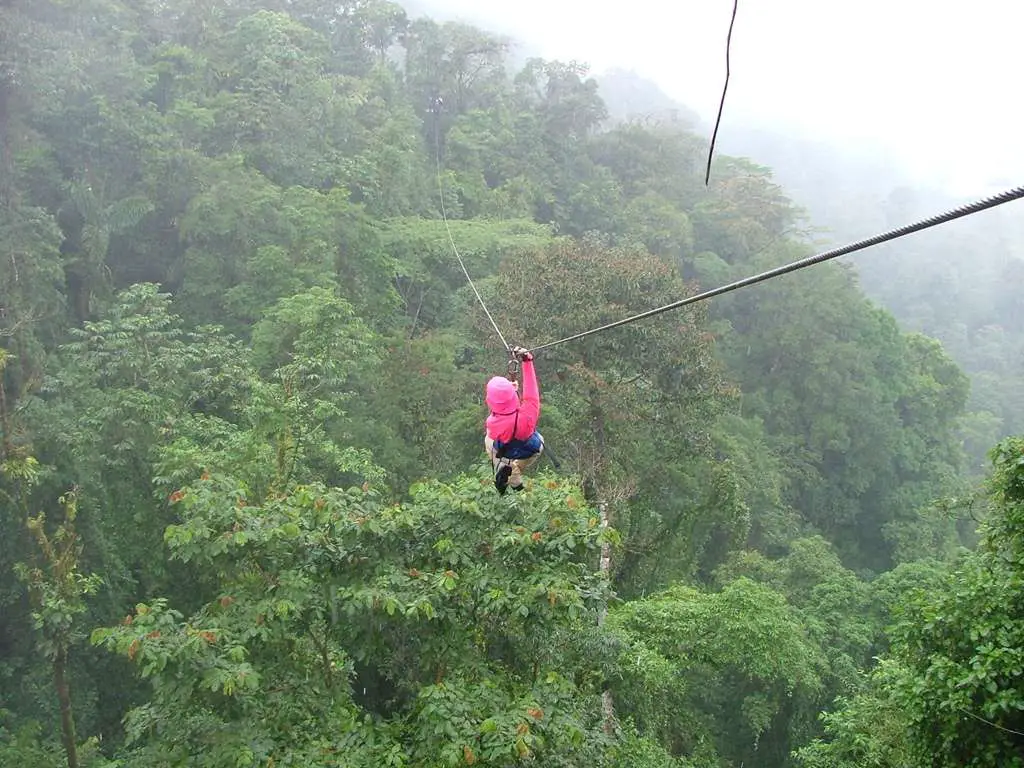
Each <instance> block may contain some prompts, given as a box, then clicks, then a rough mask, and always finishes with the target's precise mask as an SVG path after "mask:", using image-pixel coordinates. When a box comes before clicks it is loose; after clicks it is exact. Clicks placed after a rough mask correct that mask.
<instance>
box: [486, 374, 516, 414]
mask: <svg viewBox="0 0 1024 768" xmlns="http://www.w3.org/2000/svg"><path fill="white" fill-rule="evenodd" d="M485 400H486V402H487V407H488V408H490V409H491V413H511V412H512V411H514V410H515V409H516V408H518V407H519V392H518V388H517V387H516V384H515V383H514V382H511V381H509V380H508V379H506V378H505V377H504V376H494V377H493V378H492V379H491V380H490V381H488V382H487V396H486V397H485Z"/></svg>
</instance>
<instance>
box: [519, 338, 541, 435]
mask: <svg viewBox="0 0 1024 768" xmlns="http://www.w3.org/2000/svg"><path fill="white" fill-rule="evenodd" d="M513 352H514V353H515V355H516V357H518V358H519V359H520V360H522V361H523V400H522V403H521V404H520V406H519V431H520V433H522V432H526V431H527V430H529V432H530V433H532V432H533V430H535V429H536V428H537V422H538V421H539V420H540V387H539V386H538V384H537V371H536V370H535V369H534V367H533V355H532V354H531V353H530V352H528V351H527V350H525V349H522V348H521V347H516V348H515V349H514V350H513Z"/></svg>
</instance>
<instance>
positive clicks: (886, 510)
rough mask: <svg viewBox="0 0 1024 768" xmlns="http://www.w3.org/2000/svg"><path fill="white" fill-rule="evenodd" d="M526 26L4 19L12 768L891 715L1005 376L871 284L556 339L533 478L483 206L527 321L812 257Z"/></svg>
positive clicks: (717, 744)
mask: <svg viewBox="0 0 1024 768" xmlns="http://www.w3.org/2000/svg"><path fill="white" fill-rule="evenodd" d="M508 46H509V42H508V41H507V40H505V39H503V38H501V37H499V36H496V35H493V34H490V33H488V32H486V31H483V30H479V29H475V28H472V27H468V26H465V25H460V24H455V23H446V24H438V23H435V22H434V21H432V20H430V19H429V18H425V17H422V18H410V16H409V15H408V14H407V13H406V12H405V11H404V10H403V9H402V8H401V7H400V6H399V5H396V4H394V3H391V2H387V1H386V0H352V1H351V2H341V3H332V4H324V3H321V2H317V1H316V0H188V1H186V0H182V2H178V3H167V2H163V1H162V0H84V1H83V2H80V3H75V4H68V3H64V2H59V1H58V0H44V1H43V2H39V0H32V1H31V2H29V0H7V1H6V2H4V3H2V4H0V50H3V51H4V53H3V56H4V61H3V64H2V69H0V163H2V167H0V254H2V256H3V257H2V258H0V304H2V308H3V309H2V312H0V341H2V345H3V352H2V357H0V362H2V366H3V380H2V386H0V430H2V439H0V471H2V478H0V490H2V493H3V495H2V506H0V526H2V536H0V616H2V619H0V680H2V685H0V766H7V765H11V766H51V765H54V764H56V763H58V762H60V761H66V762H68V763H69V764H70V765H72V766H77V765H89V766H114V765H117V766H185V765H188V766H192V765H195V766H237V765H261V766H270V765H274V766H284V765H303V766H307V765H323V766H381V765H392V766H423V767H426V766H437V765H461V764H467V765H486V766H511V765H518V764H520V763H523V764H525V763H526V762H527V761H531V760H532V761H534V764H542V765H546V766H595V765H608V766H638V767H639V766H643V767H644V768H648V767H653V766H671V765H675V766H701V767H702V768H703V767H710V766H738V765H752V764H755V763H756V764H760V765H766V766H787V765H794V764H796V763H795V761H796V760H798V759H800V760H819V761H820V760H825V759H828V760H833V757H832V756H829V754H830V753H829V749H830V747H829V746H828V745H827V744H822V743H813V740H814V739H815V738H816V737H819V736H822V735H823V734H824V731H823V730H822V724H821V723H820V722H819V719H818V713H819V712H821V711H822V710H824V709H827V708H830V707H831V706H832V702H833V700H834V699H835V697H836V696H837V695H844V696H852V695H854V694H856V693H858V692H860V693H862V694H863V695H864V696H868V697H874V698H872V699H871V701H878V700H882V699H883V698H884V696H885V695H887V694H886V692H887V691H888V689H887V688H885V685H884V683H885V681H882V682H876V681H875V680H874V679H872V681H871V682H870V684H868V683H866V682H865V677H864V674H863V672H864V671H865V670H868V669H869V668H870V667H871V665H872V658H873V657H875V656H877V655H878V654H879V653H882V652H883V651H885V650H886V649H887V648H888V647H889V645H890V643H898V642H906V643H913V642H917V641H916V640H915V639H914V638H913V637H910V638H909V639H906V637H905V636H902V635H900V636H896V637H895V638H894V639H891V640H890V638H888V637H887V636H886V634H885V631H884V630H885V627H886V626H887V624H889V623H890V621H891V619H892V618H893V617H894V616H895V615H896V614H895V613H894V612H895V611H897V610H898V607H899V606H900V605H901V604H903V603H904V602H905V601H906V597H907V595H908V594H909V593H910V591H911V590H912V588H913V587H915V586H917V585H934V584H939V583H944V582H941V579H942V578H944V573H945V571H946V569H947V566H946V565H945V563H946V562H947V561H949V560H950V559H951V558H953V557H955V556H957V547H958V545H959V544H960V543H961V537H960V534H961V533H964V534H967V538H968V539H969V538H970V534H971V533H972V526H971V525H967V524H965V523H964V522H963V521H960V523H959V527H958V521H957V519H956V517H957V510H954V511H953V514H949V510H948V509H946V508H945V507H944V508H942V509H937V508H936V507H935V501H936V500H937V499H939V498H942V497H943V496H945V495H948V494H950V493H953V492H956V493H964V494H967V493H969V492H968V490H967V489H966V487H965V485H964V480H963V477H962V470H963V467H964V463H963V458H964V457H963V451H962V449H961V447H960V444H959V440H958V429H959V428H960V422H961V419H962V418H963V415H964V408H965V403H966V401H967V398H968V380H967V377H966V376H965V375H964V373H963V372H962V371H961V370H960V369H959V368H958V367H957V365H956V364H955V363H954V362H953V361H952V360H951V359H950V358H949V357H948V356H947V355H946V354H945V352H944V351H943V349H942V348H941V347H940V346H939V344H938V343H937V342H935V341H933V340H932V339H930V338H928V337H926V336H922V335H917V334H907V333H904V332H901V331H900V329H899V327H898V326H897V322H896V320H895V318H894V317H893V316H892V315H891V314H889V313H888V312H886V311H884V310H882V309H880V308H879V307H877V306H875V305H874V304H872V303H871V302H870V301H869V300H868V299H867V298H866V297H865V295H864V294H863V293H862V292H861V290H860V288H859V287H858V284H857V281H856V279H855V277H854V275H853V273H852V271H851V270H850V269H848V268H845V267H841V266H837V265H824V266H821V267H818V268H815V269H813V270H807V271H804V272H801V273H799V274H796V275H793V276H790V277H787V278H785V279H781V280H778V281H775V282H772V283H769V284H766V285H764V286H761V287H758V288H755V289H751V290H749V291H746V292H741V293H736V294H733V295H731V296H729V297H727V298H723V299H722V300H721V301H716V302H714V303H713V304H707V305H697V306H695V307H692V308H687V309H686V310H683V311H679V312H676V313H672V314H669V315H665V316H663V317H661V318H658V319H654V320H651V321H648V322H644V323H636V324H632V325H628V326H625V327H622V328H620V329H617V330H615V331H612V332H608V333H604V334H598V335H594V336H591V337H587V338H586V339H583V340H580V341H578V342H573V343H568V344H564V345H561V346H557V347H554V348H552V349H551V350H549V351H546V352H545V353H543V354H541V355H539V356H538V360H537V367H538V370H539V373H540V380H541V392H542V398H543V412H542V417H541V425H542V430H543V433H544V436H545V439H546V440H547V442H548V444H549V445H550V447H551V449H552V452H553V453H554V455H555V456H557V458H558V460H559V462H560V464H559V469H558V471H555V470H554V468H553V467H548V466H542V468H541V470H540V471H539V472H538V473H536V474H535V475H533V476H532V477H531V479H530V482H529V487H528V489H527V491H526V492H525V493H523V494H514V495H509V496H508V497H501V496H498V495H497V494H496V493H495V492H494V488H493V484H492V482H493V478H492V476H491V473H490V466H489V463H488V462H487V460H486V458H485V457H484V455H483V453H482V425H483V418H484V416H485V409H484V407H483V404H482V394H483V384H484V382H485V381H486V379H487V377H489V376H491V375H494V374H500V373H502V372H503V371H504V369H505V362H506V355H505V351H504V350H503V349H502V348H501V345H500V343H499V341H498V339H497V338H496V335H495V334H494V333H493V331H492V329H491V327H490V324H489V322H488V321H487V319H486V318H485V317H484V315H483V312H482V311H481V309H480V307H479V305H478V303H477V302H476V299H475V297H474V295H473V293H472V292H471V291H470V290H469V289H468V287H467V286H466V281H465V278H464V276H463V274H462V271H461V270H460V268H459V266H458V263H457V261H456V260H455V258H454V254H453V252H452V248H451V242H450V241H449V229H448V227H447V226H446V223H445V222H444V221H443V220H442V218H441V215H440V214H441V208H440V201H441V195H442V194H443V199H444V202H445V210H446V212H447V216H448V218H449V219H450V236H451V240H453V241H454V242H455V243H456V244H457V247H458V249H459V252H460V253H461V255H462V257H463V258H464V259H465V260H466V264H467V267H468V269H469V270H470V272H471V274H472V275H473V277H474V279H475V280H476V282H477V285H478V287H479V289H480V291H481V294H482V296H483V298H484V300H485V301H486V303H487V305H488V307H489V309H490V310H491V312H492V314H493V315H494V318H495V320H496V322H497V323H498V324H499V326H500V328H501V329H502V330H503V332H504V334H505V335H506V336H507V337H508V338H509V340H510V341H511V342H512V343H518V344H524V345H527V346H532V345H537V344H541V343H543V342H546V341H550V340H552V339H554V338H558V337H561V336H565V335H568V334H571V333H574V332H578V331H581V330H585V329H587V328H590V327H593V326H595V325H599V324H602V323H605V322H608V321H610V320H614V319H618V318H620V317H623V316H625V315H627V314H629V313H633V312H638V311H642V310H645V309H648V308H651V307H652V306H656V305H658V304H662V303H667V302H669V301H672V300H674V299H677V298H680V297H682V296H685V295H688V294H689V293H692V292H695V291H697V290H699V289H700V288H701V287H702V286H705V287H706V286H712V285H716V284H718V283H720V282H723V281H727V280H730V279H733V278H736V277H739V276H742V275H745V274H747V273H749V272H752V271H755V270H759V269H763V268H765V267H768V266H772V265H775V264H779V263H782V262H785V261H790V260H792V259H795V258H799V257H800V256H803V255H806V254H808V253H809V252H811V251H812V250H813V243H812V242H810V240H809V239H808V238H807V237H805V236H803V235H801V234H799V233H800V231H801V230H802V229H803V228H804V227H805V226H806V225H807V222H806V220H804V219H803V218H802V216H801V214H800V213H799V212H798V211H797V209H796V208H795V207H794V205H793V204H792V203H791V201H790V200H789V198H788V197H787V195H786V193H785V191H784V190H783V188H782V187H780V186H779V185H778V184H777V183H776V182H775V180H774V179H773V177H772V174H771V172H770V171H769V169H768V168H766V167H763V166H760V165H756V164H754V163H752V162H749V161H746V160H741V159H737V158H734V157H730V156H727V155H722V156H720V157H719V158H718V159H717V160H716V163H715V165H714V168H713V173H712V181H711V184H710V186H709V187H705V186H704V183H703V173H702V171H703V161H704V157H705V154H706V149H707V147H706V143H705V141H704V140H703V138H701V137H700V136H698V135H696V134H694V133H692V132H690V131H689V130H688V129H687V128H686V127H685V125H684V124H682V123H681V122H668V123H652V122H647V123H639V122H625V123H620V124H617V125H614V126H610V125H608V122H607V118H608V112H609V110H608V107H607V105H606V104H605V103H604V101H602V99H601V98H600V96H599V93H598V84H597V82H596V81H595V80H593V79H592V78H590V77H589V73H588V72H587V71H586V70H585V69H584V68H582V67H581V66H579V65H577V64H571V63H565V62H558V61H544V60H539V59H531V60H529V61H528V62H527V63H526V64H525V65H523V66H517V65H514V64H513V60H511V59H510V58H509V57H508ZM1018 454H1019V446H1017V445H1016V444H1007V447H1006V448H1005V456H1009V457H1014V456H1017V455H1018ZM1006 462H1009V464H1007V463H1006ZM1011 465H1012V461H1011V460H1010V459H1006V460H1005V461H1004V462H1003V464H1002V465H1000V466H1001V467H1002V469H1001V470H1000V471H1001V472H1002V473H1003V474H1002V475H1000V477H1002V478H1003V479H1002V480H1001V481H1000V482H1002V485H998V484H997V486H996V487H995V490H993V491H992V498H993V504H992V510H993V512H992V515H993V520H995V521H996V522H994V523H993V525H999V524H1001V523H999V522H998V521H999V520H1002V519H1003V517H1005V519H1011V518H1012V514H1014V513H1013V509H1015V507H1013V505H1014V504H1016V503H1017V501H1019V500H1018V499H1017V498H1016V497H1015V496H1013V493H1015V491H1013V488H1015V487H1016V486H1014V485H1013V483H1014V482H1016V481H1015V479H1014V478H1015V477H1016V476H1015V475H1013V471H1015V470H1012V468H1011V469H1007V467H1011ZM1000 489H1002V490H1000ZM1007 489H1009V490H1007ZM978 508H980V506H979V507H978ZM1000 515H1003V517H1000ZM964 517H965V519H967V518H966V516H964ZM605 519H609V520H610V523H611V525H610V526H608V527H606V526H605V525H604V524H603V520H605ZM603 547H610V548H611V550H612V560H611V562H612V567H611V570H610V572H603V571H601V569H600V567H599V562H600V560H599V553H600V552H601V550H602V548H603ZM985 556H987V555H983V554H979V555H978V557H985ZM949 578H955V575H954V576H951V577H949ZM1000 583H1002V582H1000ZM976 586H977V589H978V590H979V593H980V592H983V591H984V590H986V589H989V588H992V586H993V584H991V583H985V582H979V583H978V584H977V585H976ZM997 586H998V585H997ZM949 589H950V590H952V589H953V587H949ZM949 594H950V595H952V594H953V592H950V593H949ZM948 599H950V600H952V599H953V597H952V596H950V597H949V598H948ZM921 610H925V609H924V608H921ZM982 619H985V617H982V618H981V619H978V621H979V622H981V621H982ZM1017 619H1019V617H1015V616H1010V617H1009V618H1008V619H1007V621H1008V622H1010V624H1008V626H1010V625H1011V624H1012V623H1013V622H1014V621H1016V620H1017ZM986 620H987V619H986ZM1000 642H1001V641H1000ZM915 647H916V646H915ZM901 658H902V657H901ZM894 663H899V664H901V665H902V666H900V669H901V670H902V671H903V673H904V674H905V678H901V680H903V679H905V680H909V681H911V682H913V680H914V679H916V678H915V677H914V676H915V675H918V674H920V675H924V674H925V672H924V671H922V670H923V667H922V666H921V665H918V666H915V664H914V663H913V660H909V661H908V660H906V659H903V660H901V661H898V662H894ZM999 674H1001V672H1000V670H994V671H993V673H992V675H991V677H978V679H976V680H975V679H972V681H971V683H970V685H972V686H976V688H977V691H978V692H979V695H983V696H985V697H988V696H993V697H995V698H994V699H992V700H991V701H992V702H996V703H992V705H991V707H988V708H987V709H986V710H985V711H986V712H987V713H988V714H987V717H988V718H989V719H998V718H1000V717H1002V714H1001V711H996V710H997V709H998V707H999V706H1003V704H1001V703H999V702H1004V701H1008V700H1009V699H1007V696H1006V695H1004V694H1005V693H1006V692H1007V691H1009V692H1011V693H1012V692H1013V690H1014V688H1013V686H1014V685H1016V683H1015V682H1012V681H1010V682H1007V681H1006V680H1005V679H1004V678H1003V677H999ZM984 692H987V693H984ZM935 696H936V697H940V696H941V691H939V692H936V693H935ZM886 701H888V700H886ZM892 706H894V707H896V706H898V703H897V704H892ZM935 706H936V707H938V709H939V710H942V707H943V706H944V705H943V704H942V702H941V701H940V702H939V703H938V704H936V705H935ZM986 706H988V705H987V704H986ZM942 711H945V710H942ZM1006 711H1009V705H1007V708H1006ZM933 715H934V712H932V711H931V710H921V711H920V712H919V713H911V712H909V711H908V713H907V716H908V718H911V719H910V720H908V721H907V730H906V733H905V734H897V735H896V736H894V737H893V740H892V744H889V743H888V742H887V743H886V744H887V745H888V746H885V748H890V746H891V748H892V749H897V748H900V749H903V748H905V749H906V750H909V751H908V754H911V753H913V754H925V752H926V751H927V750H928V749H929V748H930V747H929V746H928V743H927V740H926V738H925V735H927V734H928V733H930V732H931V731H930V730H929V729H930V727H931V724H932V721H931V720H929V718H930V717H933ZM914 717H917V718H918V719H917V720H914V719H913V718H914ZM842 722H843V723H846V725H844V726H843V727H844V728H846V730H843V731H842V733H840V734H839V736H842V735H843V734H847V733H848V732H849V733H853V732H855V731H856V729H857V728H867V729H870V728H871V723H870V722H867V721H861V720H857V719H856V718H847V719H846V720H844V721H842ZM1005 722H1006V725H1007V727H1011V726H1012V725H1013V721H1012V719H1008V720H1006V721H1005ZM833 725H834V723H833ZM942 727H943V728H946V729H947V730H948V733H950V734H952V735H953V736H956V735H957V733H958V732H957V730H956V728H957V726H956V724H955V723H949V722H946V721H943V724H942ZM832 730H833V731H834V730H835V728H833V729H832ZM945 732H946V731H944V733H945ZM922 734H924V735H922ZM904 737H905V741H901V739H903V738H904ZM851 738H852V737H851ZM835 743H836V744H839V741H838V736H837V741H836V742H835ZM1008 743H1009V742H1008ZM893 745H895V746H893ZM997 746H998V745H997ZM802 747H807V750H809V751H805V752H804V753H802V754H803V755H804V756H803V757H801V758H797V757H796V756H795V751H796V750H798V749H800V748H802ZM880 748H881V747H880ZM836 749H839V747H836ZM1000 749H1002V750H1003V751H999V750H1000ZM1007 749H1008V747H1007ZM913 750H918V752H913ZM921 750H924V751H921ZM833 752H834V755H838V754H839V753H838V752H835V751H833ZM1003 754H1006V752H1005V749H1004V748H1003V747H999V749H997V750H996V751H993V752H992V755H993V758H992V759H997V758H1000V756H1001V755H1003ZM834 759H835V760H839V759H840V758H839V757H834ZM843 759H845V758H843ZM851 759H853V758H851ZM817 764H823V765H824V764H828V765H846V764H847V763H840V762H832V763H817ZM849 764H851V765H852V764H855V763H849ZM947 764H948V765H953V764H955V763H943V765H947ZM977 764H978V765H982V764H983V763H977ZM989 764H991V765H995V764H998V763H994V762H992V763H984V765H989Z"/></svg>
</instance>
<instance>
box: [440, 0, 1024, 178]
mask: <svg viewBox="0 0 1024 768" xmlns="http://www.w3.org/2000/svg"><path fill="white" fill-rule="evenodd" d="M427 3H428V4H429V5H430V6H431V7H433V8H437V9H438V12H440V11H441V10H442V9H443V10H444V11H445V15H449V14H450V15H453V16H456V17H458V18H460V19H461V20H464V21H467V22H471V23H476V24H479V25H482V26H485V27H486V28H489V29H491V30H493V31H501V32H505V33H506V34H509V35H511V36H513V37H515V38H516V39H518V40H520V41H522V42H523V43H524V44H526V45H527V46H528V47H529V49H530V50H531V52H536V53H538V54H539V55H542V56H544V57H546V58H560V59H570V58H575V59H577V60H580V61H585V62H588V63H589V64H590V65H591V67H592V70H593V71H594V72H595V73H599V72H600V71H602V70H604V69H607V68H612V67H621V68H625V69H632V70H634V71H636V72H637V73H638V74H640V75H643V76H644V77H648V78H650V79H651V80H654V81H655V82H656V83H657V84H658V85H659V86H660V87H661V88H662V90H664V91H665V92H666V93H667V94H668V95H669V96H672V97H673V98H675V99H676V100H678V101H681V102H683V103H685V104H686V105H687V106H690V107H691V108H693V109H694V110H696V111H697V112H698V113H699V114H700V116H701V118H702V119H704V120H707V121H711V120H713V119H714V115H715V111H716V110H717V107H718V99H719V96H720V91H721V87H722V79H723V77H724V70H725V35H726V31H727V29H728V24H729V15H730V13H731V11H732V0H629V1H628V2H621V1H620V2H616V3H613V2H611V1H610V0H427ZM1022 36H1024V0H971V2H964V1H963V0H739V12H738V14H737V17H736V26H735V30H734V32H733V41H732V79H731V81H730V85H729V94H728V97H727V101H726V110H725V115H724V117H723V126H722V128H721V129H720V134H721V133H724V132H726V131H728V128H729V122H730V121H734V122H739V121H745V122H747V123H748V124H749V123H757V124H761V125H766V126H772V127H779V128H785V129H788V130H791V131H795V132H798V133H801V134H804V135H807V136H809V137H812V138H814V139H817V140H822V141H829V142H834V143H836V144H837V145H839V146H842V147H847V148H850V149H852V150H856V151H858V152H862V151H864V150H865V149H869V148H871V147H872V146H878V147H879V148H882V147H884V148H886V149H888V150H889V151H890V152H891V155H892V156H893V158H894V159H895V161H896V162H897V163H899V164H900V165H903V166H904V167H905V168H906V169H907V171H908V172H910V173H911V174H913V175H914V177H915V178H917V179H919V180H920V181H922V182H925V181H927V182H930V183H934V184H941V185H942V186H944V187H946V188H947V189H949V190H950V191H953V192H956V193H957V194H962V195H965V196H970V195H972V194H985V193H988V192H989V191H991V187H992V186H995V187H1000V188H1003V187H1009V186H1016V185H1017V184H1021V183H1024V132H1022V124H1021V122H1022V121H1021V117H1022V116H1024V100H1022V98H1021V95H1020V94H1021V93H1022V91H1024V88H1022V84H1021V74H1022V73H1024V66H1022V64H1021V58H1020V53H1019V51H1020V50H1021V48H1022V47H1024V40H1022Z"/></svg>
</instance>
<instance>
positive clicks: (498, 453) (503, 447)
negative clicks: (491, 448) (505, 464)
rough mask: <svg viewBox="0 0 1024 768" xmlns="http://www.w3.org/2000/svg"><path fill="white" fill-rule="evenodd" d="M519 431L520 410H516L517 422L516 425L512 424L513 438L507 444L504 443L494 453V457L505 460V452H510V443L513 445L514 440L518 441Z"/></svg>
mask: <svg viewBox="0 0 1024 768" xmlns="http://www.w3.org/2000/svg"><path fill="white" fill-rule="evenodd" d="M518 429H519V409H518V408H516V420H515V423H513V424H512V437H510V438H509V439H508V440H507V441H506V442H504V443H502V444H501V447H500V448H499V449H498V450H496V451H495V452H494V455H495V456H496V457H497V458H499V459H504V458H505V451H506V450H508V446H509V443H511V442H512V441H513V440H515V439H516V431H517V430H518Z"/></svg>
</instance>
